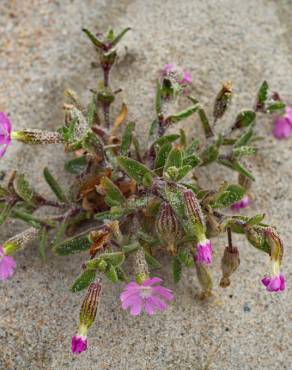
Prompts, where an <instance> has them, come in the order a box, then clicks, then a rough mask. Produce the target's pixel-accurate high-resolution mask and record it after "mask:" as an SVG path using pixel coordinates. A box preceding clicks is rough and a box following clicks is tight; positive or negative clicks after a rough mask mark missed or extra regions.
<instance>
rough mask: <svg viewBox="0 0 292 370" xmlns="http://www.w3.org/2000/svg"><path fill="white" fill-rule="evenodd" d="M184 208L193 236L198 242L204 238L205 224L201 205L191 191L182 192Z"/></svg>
mask: <svg viewBox="0 0 292 370" xmlns="http://www.w3.org/2000/svg"><path fill="white" fill-rule="evenodd" d="M183 197H184V203H185V208H186V212H187V216H188V219H189V221H190V222H191V224H192V226H193V228H194V231H195V234H196V236H197V238H198V241H200V239H201V238H204V237H205V231H206V224H205V218H204V215H203V212H202V208H201V205H200V203H199V201H198V199H197V197H196V196H195V194H194V192H193V191H192V190H185V191H184V192H183Z"/></svg>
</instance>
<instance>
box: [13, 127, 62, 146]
mask: <svg viewBox="0 0 292 370" xmlns="http://www.w3.org/2000/svg"><path fill="white" fill-rule="evenodd" d="M11 138H12V139H15V140H17V141H21V142H23V143H26V144H58V143H63V142H64V139H63V137H62V136H61V135H60V134H59V133H58V132H55V131H46V130H37V129H31V130H23V131H13V132H12V134H11Z"/></svg>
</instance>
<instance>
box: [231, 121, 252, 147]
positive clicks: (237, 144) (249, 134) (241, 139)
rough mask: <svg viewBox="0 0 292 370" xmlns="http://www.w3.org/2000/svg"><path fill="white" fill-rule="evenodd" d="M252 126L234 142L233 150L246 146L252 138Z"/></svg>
mask: <svg viewBox="0 0 292 370" xmlns="http://www.w3.org/2000/svg"><path fill="white" fill-rule="evenodd" d="M253 133H254V132H253V126H251V127H250V128H249V129H248V130H247V131H246V132H244V133H243V135H241V136H240V137H239V139H237V140H236V142H235V144H234V146H233V147H234V148H239V147H240V146H244V145H246V144H248V142H249V141H250V140H251V138H252V136H253Z"/></svg>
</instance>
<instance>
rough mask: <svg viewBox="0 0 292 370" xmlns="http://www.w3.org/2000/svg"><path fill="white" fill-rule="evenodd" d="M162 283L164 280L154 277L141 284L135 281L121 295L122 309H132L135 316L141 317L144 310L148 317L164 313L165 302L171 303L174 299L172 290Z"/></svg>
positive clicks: (131, 312)
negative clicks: (158, 312)
mask: <svg viewBox="0 0 292 370" xmlns="http://www.w3.org/2000/svg"><path fill="white" fill-rule="evenodd" d="M161 282H162V279H160V278H158V277H153V278H150V279H146V280H144V281H143V282H142V283H141V284H138V283H136V282H134V281H132V282H131V283H129V284H127V285H126V287H125V289H124V291H123V292H122V293H121V295H120V299H121V302H122V308H123V309H124V310H127V309H128V308H130V314H131V315H133V316H137V315H139V314H140V313H141V311H142V309H143V308H144V310H145V312H146V313H147V314H148V315H153V314H154V313H155V312H156V311H158V310H159V311H164V310H165V309H166V307H167V305H166V302H165V301H171V300H173V298H174V297H173V294H172V291H171V290H170V289H168V288H165V287H163V286H161V285H160V284H159V283H161ZM156 284H157V285H156Z"/></svg>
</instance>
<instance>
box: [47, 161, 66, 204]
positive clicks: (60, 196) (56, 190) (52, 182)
mask: <svg viewBox="0 0 292 370" xmlns="http://www.w3.org/2000/svg"><path fill="white" fill-rule="evenodd" d="M43 174H44V178H45V180H46V182H47V183H48V185H49V186H50V188H51V189H52V191H53V193H54V194H55V195H56V197H57V198H58V199H59V200H60V201H61V202H64V203H67V202H68V200H67V198H66V196H65V194H64V192H63V190H62V188H61V186H60V185H59V183H58V182H57V180H56V179H55V178H54V176H53V175H52V173H51V172H50V170H49V169H48V167H45V168H44V172H43Z"/></svg>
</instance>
